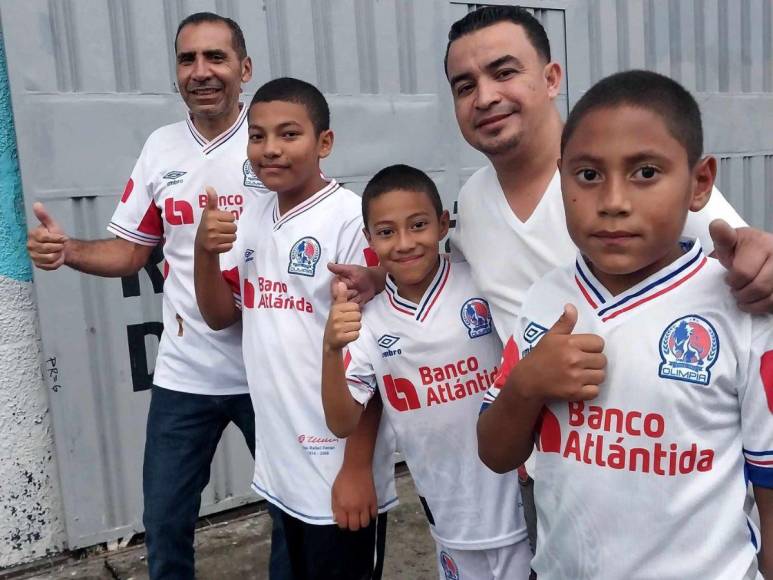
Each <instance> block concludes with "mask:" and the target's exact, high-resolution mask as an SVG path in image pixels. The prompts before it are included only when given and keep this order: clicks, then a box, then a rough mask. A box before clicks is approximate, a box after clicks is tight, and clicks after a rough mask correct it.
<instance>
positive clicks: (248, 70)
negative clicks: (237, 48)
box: [242, 56, 252, 83]
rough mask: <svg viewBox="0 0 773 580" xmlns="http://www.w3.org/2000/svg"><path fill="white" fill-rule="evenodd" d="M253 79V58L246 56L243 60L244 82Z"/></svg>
mask: <svg viewBox="0 0 773 580" xmlns="http://www.w3.org/2000/svg"><path fill="white" fill-rule="evenodd" d="M250 79H252V59H251V58H250V57H249V56H245V57H244V60H242V83H248V82H250Z"/></svg>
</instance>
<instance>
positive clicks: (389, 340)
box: [376, 334, 403, 358]
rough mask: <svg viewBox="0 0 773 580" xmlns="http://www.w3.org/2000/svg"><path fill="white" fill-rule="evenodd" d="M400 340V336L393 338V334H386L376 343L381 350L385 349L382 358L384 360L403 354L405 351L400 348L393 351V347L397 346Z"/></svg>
mask: <svg viewBox="0 0 773 580" xmlns="http://www.w3.org/2000/svg"><path fill="white" fill-rule="evenodd" d="M398 340H400V337H399V336H392V335H391V334H385V335H383V336H382V337H381V338H379V339H378V341H376V344H378V345H379V346H380V347H381V348H383V349H385V350H384V351H383V352H382V353H381V356H382V357H383V358H389V357H390V356H396V355H398V354H403V350H402V349H400V348H396V349H394V350H392V347H393V346H394V345H396V344H397V341H398Z"/></svg>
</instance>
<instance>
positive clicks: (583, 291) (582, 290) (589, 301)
mask: <svg viewBox="0 0 773 580" xmlns="http://www.w3.org/2000/svg"><path fill="white" fill-rule="evenodd" d="M574 281H575V282H577V287H578V288H579V289H580V292H582V295H583V296H585V300H587V301H588V304H590V305H591V307H592V308H593V309H594V310H595V309H596V308H598V306H596V303H595V302H594V301H593V298H591V297H590V294H588V291H587V290H586V289H585V288H584V287H583V285H582V284H580V279H579V278H577V276H575V277H574Z"/></svg>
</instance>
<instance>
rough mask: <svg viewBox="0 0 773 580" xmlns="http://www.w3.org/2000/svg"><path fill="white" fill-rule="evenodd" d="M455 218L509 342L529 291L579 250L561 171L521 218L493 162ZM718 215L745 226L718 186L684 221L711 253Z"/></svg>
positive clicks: (456, 239) (460, 243) (457, 237)
mask: <svg viewBox="0 0 773 580" xmlns="http://www.w3.org/2000/svg"><path fill="white" fill-rule="evenodd" d="M456 218H457V219H456V226H455V227H454V229H453V230H452V232H451V243H452V245H453V246H454V248H455V249H456V250H458V251H460V252H461V253H462V254H463V255H464V259H465V260H467V262H469V264H470V266H471V268H472V271H473V274H474V275H475V280H476V281H477V282H478V285H479V287H480V290H481V292H482V293H483V296H484V298H486V300H488V301H489V304H490V305H491V315H492V316H493V317H494V324H495V326H496V328H497V332H499V337H500V338H501V340H502V342H503V343H504V342H505V341H507V338H508V336H509V333H510V331H511V330H512V328H513V324H515V318H516V316H517V315H518V311H519V310H520V308H521V304H523V298H524V296H525V295H526V291H527V290H528V289H529V288H530V287H531V285H532V284H534V282H536V281H537V280H539V279H540V278H542V276H544V275H545V274H546V273H548V272H549V271H550V270H552V269H553V268H557V267H560V266H565V265H567V264H571V263H572V261H573V260H574V256H575V253H576V252H577V249H576V248H575V246H574V243H573V242H572V239H571V238H570V237H569V233H568V232H567V230H566V215H565V213H564V204H563V201H562V199H561V177H560V175H559V173H558V172H557V171H556V173H555V174H554V175H553V178H552V179H551V180H550V183H549V184H548V187H547V189H546V190H545V193H544V194H543V196H542V199H541V200H540V202H539V203H538V204H537V207H536V208H535V209H534V212H533V213H532V215H531V216H529V219H528V220H526V221H525V222H522V221H521V220H519V219H518V217H517V216H516V215H515V214H514V213H513V210H512V209H511V208H510V205H509V204H508V202H507V198H506V197H505V194H504V192H503V191H502V186H501V185H500V184H499V180H498V178H497V174H496V171H495V170H494V167H493V166H492V165H491V164H488V165H486V166H485V167H482V168H481V169H479V170H478V171H476V172H475V173H474V174H473V175H472V176H471V177H470V178H469V179H468V180H467V182H466V183H465V184H464V186H463V187H462V189H461V191H460V192H459V199H458V201H457V216H456ZM715 218H723V219H725V220H726V221H727V222H728V223H730V225H732V226H733V227H739V226H742V225H745V224H744V222H743V220H742V219H741V218H740V216H739V215H738V214H737V213H736V212H735V211H734V210H733V208H732V207H731V206H730V205H729V204H728V203H727V201H725V199H724V197H723V196H722V194H721V193H720V192H719V190H717V189H716V188H714V191H713V192H712V194H711V198H710V200H709V203H708V204H707V205H706V207H704V208H703V209H702V210H701V211H700V212H697V213H695V212H690V214H689V216H688V218H687V224H686V225H685V236H689V237H697V238H699V239H700V240H701V243H702V244H703V247H704V248H705V249H706V253H707V254H710V253H711V249H712V248H713V245H712V241H711V237H710V236H709V235H708V224H709V223H710V222H711V220H713V219H715ZM503 256H505V257H506V259H505V258H503Z"/></svg>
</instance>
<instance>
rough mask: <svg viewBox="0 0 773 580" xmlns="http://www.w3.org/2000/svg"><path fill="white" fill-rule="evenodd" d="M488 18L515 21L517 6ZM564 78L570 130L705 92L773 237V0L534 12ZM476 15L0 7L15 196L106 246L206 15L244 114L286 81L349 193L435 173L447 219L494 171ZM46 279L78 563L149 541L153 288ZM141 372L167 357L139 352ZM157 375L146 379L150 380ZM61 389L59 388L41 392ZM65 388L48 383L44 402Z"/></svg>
mask: <svg viewBox="0 0 773 580" xmlns="http://www.w3.org/2000/svg"><path fill="white" fill-rule="evenodd" d="M492 3H498V4H504V3H507V2H506V1H504V0H503V1H499V0H498V1H497V2H492ZM525 4H526V5H527V6H529V7H531V9H533V10H534V13H535V15H536V16H537V17H538V18H539V19H540V20H541V22H542V23H543V24H544V25H545V27H546V29H547V31H548V36H549V38H550V41H551V44H552V49H553V53H554V58H555V59H556V60H558V61H559V62H560V63H561V64H562V66H563V67H564V70H565V75H566V76H565V82H564V85H563V89H562V91H561V95H560V97H559V99H558V107H559V110H560V111H561V113H562V114H563V115H565V114H566V112H567V111H568V108H569V106H570V105H571V104H573V103H574V102H576V100H577V99H578V98H579V97H580V95H581V94H582V93H583V92H584V91H585V90H587V88H588V87H589V86H590V85H591V83H592V82H594V81H595V80H598V79H599V78H601V77H602V76H604V75H607V74H609V73H612V72H615V71H617V70H623V69H627V68H634V67H639V68H641V67H647V68H653V69H656V70H658V71H660V72H663V73H665V74H670V75H673V76H674V77H675V78H677V79H679V80H680V81H681V82H683V83H684V84H685V85H686V86H687V88H689V89H690V90H693V91H695V92H696V93H697V96H698V99H699V101H700V103H701V106H702V108H703V111H704V117H705V125H706V148H707V149H708V150H709V151H712V152H715V153H718V154H719V156H720V157H721V163H720V178H719V185H720V187H721V189H722V190H723V191H724V192H725V193H726V194H727V195H728V197H729V198H730V199H731V201H732V202H733V203H734V204H735V205H736V207H737V208H738V209H739V210H740V211H741V213H742V214H743V215H744V216H745V217H746V218H747V219H748V220H750V222H751V223H753V224H754V225H757V226H761V227H765V228H767V229H769V230H773V217H771V213H772V212H771V204H772V203H773V60H772V58H771V53H772V52H773V39H772V35H771V30H772V29H773V14H772V12H773V10H772V9H771V5H772V4H773V0H748V1H744V2H733V1H731V0H693V1H689V2H688V1H681V0H565V1H562V0H531V1H529V2H526V3H525ZM475 5H477V3H471V2H463V1H451V0H422V1H421V2H418V1H414V0H378V1H376V0H263V1H260V0H195V1H194V0H166V1H164V2H158V1H157V0H131V1H123V0H25V1H24V2H22V1H19V0H17V1H16V2H0V18H1V19H2V25H3V31H4V38H5V42H6V46H7V54H8V60H9V62H8V66H9V75H10V80H11V88H12V96H13V104H14V113H15V121H16V129H17V135H18V143H19V154H20V162H21V169H22V178H23V185H24V191H25V194H26V195H25V198H26V204H27V208H28V216H29V218H30V220H32V216H31V213H29V207H30V206H31V204H32V202H33V201H35V200H38V199H41V200H44V201H45V202H46V203H47V204H48V205H49V208H50V209H51V211H52V212H53V213H54V214H55V215H56V216H58V217H59V218H60V220H61V221H62V224H63V226H64V227H65V228H66V229H67V230H68V231H69V232H71V233H72V234H73V235H75V236H78V237H85V238H96V237H104V236H105V232H104V225H105V224H106V223H107V220H108V218H109V217H110V215H111V213H112V211H113V208H114V206H115V203H116V199H117V195H118V194H119V193H120V191H121V190H122V188H123V185H124V182H125V179H126V176H127V175H128V174H129V172H130V170H131V167H132V165H133V163H134V161H135V159H136V156H137V154H138V152H139V150H140V147H141V146H142V143H143V142H144V140H145V138H146V137H147V135H148V134H149V133H150V132H151V131H152V130H153V129H155V128H156V127H158V126H160V125H162V124H165V123H170V122H174V121H176V120H178V119H179V118H180V116H181V115H182V113H183V111H184V109H183V107H182V105H181V103H180V100H179V96H178V95H177V94H176V92H175V89H174V57H173V54H172V44H173V41H174V33H175V31H176V28H177V23H178V22H179V20H180V19H181V18H183V17H184V16H185V15H187V14H189V13H191V12H194V11H198V10H213V11H216V12H219V13H222V14H225V15H228V16H231V17H233V18H235V19H236V20H237V21H239V22H240V23H241V25H242V27H243V29H244V31H245V37H246V40H247V45H248V48H249V52H250V54H251V55H252V59H253V64H254V76H253V80H252V81H251V82H250V83H249V84H248V86H247V89H246V91H247V95H246V96H248V95H249V94H250V93H251V92H252V91H254V90H255V89H256V88H257V87H258V86H259V85H260V84H262V83H263V82H265V81H266V80H268V79H270V78H273V77H276V76H281V75H293V76H299V77H301V78H305V79H307V80H309V81H311V82H314V83H316V84H317V85H318V86H320V87H321V88H322V89H323V90H324V91H325V92H326V93H327V95H328V97H329V100H330V102H331V107H332V113H333V128H334V129H335V131H336V146H335V149H334V153H333V155H332V156H331V158H330V159H329V160H327V161H326V163H325V165H324V169H325V171H326V172H327V173H329V174H330V175H334V176H336V177H339V178H341V180H342V181H343V182H345V183H347V184H348V185H349V186H350V187H352V188H353V189H354V190H356V191H361V190H362V187H363V186H364V184H365V182H366V181H367V179H368V178H369V177H370V176H371V175H372V174H373V173H374V172H375V171H376V170H378V169H379V168H381V167H382V166H384V165H386V164H389V163H395V162H399V161H403V162H408V163H411V164H413V165H417V166H419V167H422V168H423V169H425V170H427V171H429V172H430V174H431V176H432V178H433V179H434V180H435V181H436V182H437V184H438V186H439V188H440V190H441V193H442V195H443V199H444V201H445V203H446V204H447V205H448V206H449V207H450V206H451V204H452V203H453V200H454V199H455V196H456V193H457V191H458V188H459V186H460V185H461V184H462V183H463V181H464V180H465V179H466V178H467V177H468V176H469V175H470V174H471V173H472V172H473V171H474V170H475V169H477V168H478V167H480V166H482V165H483V164H484V163H485V158H484V157H483V156H482V155H480V154H479V153H478V152H476V151H474V150H472V149H471V148H470V147H469V146H468V145H467V144H466V143H465V142H464V141H463V139H462V138H461V135H460V134H459V130H458V128H457V126H456V122H455V119H454V115H453V105H452V100H451V95H450V91H449V90H448V86H447V82H446V79H445V74H444V71H443V66H442V55H443V53H444V50H445V46H446V37H447V33H448V27H449V25H450V24H451V22H453V21H454V20H456V19H458V18H460V17H461V16H463V15H464V14H465V13H466V12H467V11H468V10H469V9H470V8H471V7H473V6H475ZM139 287H140V290H141V292H140V296H135V297H129V298H124V296H123V291H122V284H121V282H120V281H119V280H104V279H98V278H92V277H87V276H81V275H79V274H77V273H75V272H72V271H62V272H58V273H56V274H43V275H38V276H36V288H37V293H38V301H39V305H40V317H41V326H42V333H43V343H44V352H45V354H46V358H51V357H55V358H56V366H57V372H58V373H59V374H58V377H59V379H58V382H57V384H59V385H61V389H59V390H58V391H57V392H55V393H54V392H52V393H51V403H52V409H53V413H54V419H55V429H56V442H57V453H58V460H59V465H60V472H61V474H62V475H61V477H62V488H63V494H64V497H65V501H66V512H67V525H68V534H69V541H70V545H71V546H73V547H77V546H82V545H87V544H90V543H94V542H98V541H103V540H106V539H110V538H115V537H119V536H124V535H126V534H127V533H129V532H130V531H131V530H135V529H139V528H140V521H139V516H140V504H141V498H140V485H139V482H140V469H141V450H142V445H143V441H144V417H145V414H146V412H147V403H148V397H147V393H144V392H140V393H134V392H133V391H132V375H131V368H130V366H129V360H128V356H127V351H128V349H127V326H128V325H134V324H140V323H145V322H153V321H158V320H160V308H161V306H160V301H159V300H158V296H157V295H155V294H154V292H153V286H152V284H151V280H150V278H149V277H148V276H147V275H146V274H145V273H144V272H143V273H141V274H140V276H139ZM144 346H145V349H146V351H147V352H146V358H147V360H148V361H151V363H152V360H153V358H154V356H155V350H156V348H157V341H156V340H155V338H154V337H152V336H151V337H147V338H146V339H145V340H144ZM149 370H152V367H151V369H149ZM49 379H51V377H49ZM51 384H52V385H53V382H52V383H51ZM250 472H251V460H250V458H249V455H248V454H247V452H246V449H245V448H244V445H243V443H242V442H241V441H240V440H239V437H238V436H237V434H236V433H233V432H231V433H229V434H228V436H227V438H226V440H225V442H224V444H223V445H222V446H221V449H220V450H219V451H218V455H217V457H216V460H215V464H214V465H213V470H212V479H213V481H212V484H211V485H210V487H209V488H208V490H207V492H206V494H205V498H204V505H203V507H202V511H203V512H209V511H214V510H218V509H222V508H224V507H229V506H231V505H234V504H235V503H239V502H243V501H247V499H248V498H250V497H251V496H250V494H249V492H248V491H247V485H248V482H249V475H250Z"/></svg>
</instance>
